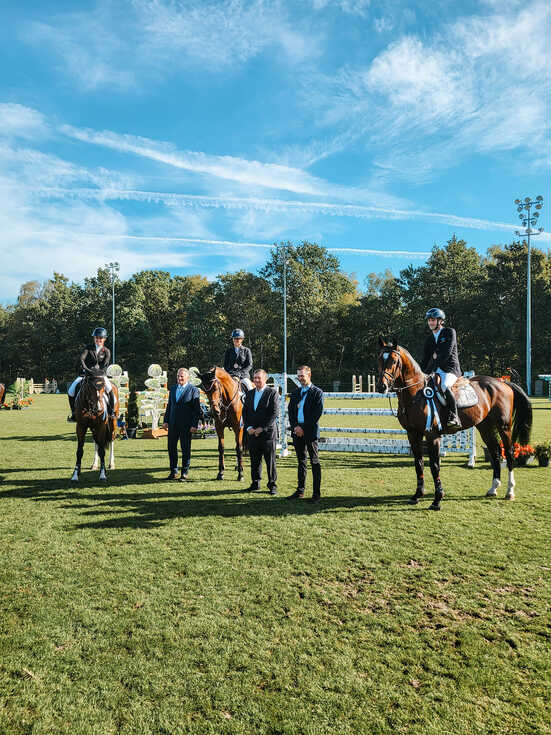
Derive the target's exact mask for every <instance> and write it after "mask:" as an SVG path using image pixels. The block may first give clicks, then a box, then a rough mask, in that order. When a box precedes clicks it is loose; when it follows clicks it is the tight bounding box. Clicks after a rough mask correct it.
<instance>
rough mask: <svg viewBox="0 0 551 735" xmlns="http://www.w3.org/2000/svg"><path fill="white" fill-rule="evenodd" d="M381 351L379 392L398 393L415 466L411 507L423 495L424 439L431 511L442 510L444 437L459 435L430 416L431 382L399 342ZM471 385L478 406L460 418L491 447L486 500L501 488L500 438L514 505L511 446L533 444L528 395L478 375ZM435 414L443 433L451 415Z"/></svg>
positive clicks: (393, 341) (461, 412)
mask: <svg viewBox="0 0 551 735" xmlns="http://www.w3.org/2000/svg"><path fill="white" fill-rule="evenodd" d="M379 346H380V352H379V371H378V378H377V391H379V392H380V393H389V392H391V391H395V392H396V393H398V421H399V422H400V424H401V425H402V426H403V427H404V429H405V430H406V431H407V433H408V439H409V443H410V446H411V451H412V453H413V456H414V460H415V471H416V473H417V489H416V491H415V495H413V497H412V498H411V502H412V503H418V502H419V498H421V497H422V496H423V495H424V494H425V481H424V476H423V466H424V462H423V437H425V438H426V442H427V447H428V453H429V460H430V469H431V473H432V478H433V481H434V500H433V503H432V505H431V506H430V508H431V510H440V502H441V500H442V497H443V495H444V490H443V488H442V482H441V480H440V436H441V434H447V433H455V431H451V432H448V431H446V430H445V429H443V430H440V429H439V428H437V420H436V417H433V416H432V414H431V413H430V411H431V406H430V405H429V401H428V400H427V398H426V397H425V394H424V389H425V387H426V386H427V385H428V382H429V376H428V375H425V373H423V371H422V370H421V368H420V367H419V365H418V364H417V363H416V362H415V360H414V359H413V357H412V356H411V355H410V353H409V352H408V351H407V350H406V349H405V347H400V346H399V345H398V344H397V342H396V338H391V339H384V338H383V337H379ZM469 383H470V385H471V386H472V388H473V389H474V392H475V393H476V397H477V398H478V402H477V403H476V404H475V405H473V406H471V407H469V408H459V417H460V419H461V425H462V428H463V429H469V428H471V427H472V426H476V428H477V429H478V431H479V432H480V436H481V437H482V439H483V441H484V443H485V444H486V446H487V447H488V451H489V453H490V460H491V463H492V469H493V481H492V486H491V488H490V489H489V490H488V492H487V493H486V495H487V496H488V497H495V496H496V495H497V489H498V487H499V486H500V485H501V480H500V474H501V464H500V459H501V457H500V446H499V440H500V438H501V441H502V442H503V449H504V452H505V459H506V461H507V469H508V471H509V482H508V484H507V493H506V495H505V498H506V499H507V500H513V498H514V497H515V477H514V473H513V464H514V459H513V443H514V442H516V441H519V442H520V443H521V444H527V443H528V442H529V440H530V430H531V428H532V405H531V403H530V400H529V398H528V396H527V395H526V393H525V392H524V391H523V390H522V388H520V387H519V386H518V385H516V384H515V383H505V382H503V381H502V380H498V379H497V378H492V377H490V376H489V375H475V376H474V377H473V378H471V379H470V380H469ZM429 395H430V393H429ZM437 403H438V401H433V402H432V406H433V407H436V404H437ZM436 410H437V411H438V413H439V414H440V413H441V414H442V415H441V416H440V423H441V425H442V426H443V427H445V425H446V421H445V420H446V418H447V416H446V414H447V409H443V408H442V407H441V406H438V407H437V409H436ZM433 418H434V419H435V420H433ZM427 419H428V420H427ZM427 426H428V429H427Z"/></svg>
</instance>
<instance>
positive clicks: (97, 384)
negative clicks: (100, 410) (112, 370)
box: [88, 367, 105, 393]
mask: <svg viewBox="0 0 551 735" xmlns="http://www.w3.org/2000/svg"><path fill="white" fill-rule="evenodd" d="M104 377H105V373H104V372H103V370H102V369H101V368H98V367H95V368H91V369H90V372H89V374H88V383H89V385H92V386H93V387H94V389H95V390H96V391H97V392H98V393H100V391H102V390H105V380H104Z"/></svg>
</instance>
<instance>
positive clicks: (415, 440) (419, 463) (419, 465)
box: [408, 430, 425, 505]
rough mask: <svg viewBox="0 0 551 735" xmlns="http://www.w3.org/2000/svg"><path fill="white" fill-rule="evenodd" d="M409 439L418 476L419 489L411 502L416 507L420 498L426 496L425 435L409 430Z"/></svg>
mask: <svg viewBox="0 0 551 735" xmlns="http://www.w3.org/2000/svg"><path fill="white" fill-rule="evenodd" d="M408 439H409V444H410V447H411V451H412V452H413V458H414V462H415V474H416V475H417V488H416V490H415V495H413V496H412V498H411V500H410V501H409V502H410V503H411V504H412V505H416V504H417V503H418V502H419V498H422V497H423V495H424V494H425V475H424V460H423V435H422V434H419V433H418V432H417V431H409V430H408Z"/></svg>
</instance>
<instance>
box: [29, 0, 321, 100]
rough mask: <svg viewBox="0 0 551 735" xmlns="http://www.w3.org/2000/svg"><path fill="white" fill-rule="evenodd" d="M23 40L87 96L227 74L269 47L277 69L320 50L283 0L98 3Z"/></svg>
mask: <svg viewBox="0 0 551 735" xmlns="http://www.w3.org/2000/svg"><path fill="white" fill-rule="evenodd" d="M301 26H303V27H301ZM21 35H22V37H23V39H24V40H26V41H27V42H29V43H32V44H33V45H36V46H38V47H40V48H41V49H44V48H48V49H50V50H51V51H53V52H54V54H56V55H57V56H58V57H59V59H60V62H61V63H60V65H59V67H58V69H59V71H60V72H62V73H64V74H67V73H68V74H69V75H71V76H72V77H74V78H76V79H77V80H78V81H79V83H80V84H81V86H83V87H84V89H86V90H90V89H96V88H102V87H114V88H118V89H126V90H129V89H136V90H140V89H142V88H143V83H144V81H149V82H151V81H152V80H156V79H158V78H164V77H167V76H171V75H173V74H174V73H175V71H176V70H179V69H182V68H183V69H187V68H194V69H195V70H201V71H206V70H207V71H215V72H217V73H220V72H222V73H224V74H227V73H228V72H230V71H233V70H234V69H236V68H238V67H240V66H242V65H243V64H245V63H247V62H248V61H250V60H251V59H254V58H255V57H257V56H258V55H259V54H261V53H263V52H265V51H267V50H268V49H270V48H272V49H274V51H275V52H276V54H277V59H278V62H279V63H281V62H283V61H288V62H290V63H296V62H300V61H303V60H304V59H305V58H308V57H312V56H315V55H317V53H318V46H319V34H318V33H317V32H315V31H313V30H312V29H311V28H310V27H309V26H307V25H306V23H304V24H301V23H299V22H296V19H295V20H292V19H291V18H290V17H289V16H288V13H287V10H286V6H285V3H283V2H282V1H281V0H252V1H247V0H121V1H120V2H119V1H118V0H98V2H97V3H96V5H95V7H94V8H93V9H92V10H90V11H84V10H77V11H74V12H65V13H59V14H57V15H55V16H54V17H53V18H51V19H50V18H49V19H48V20H34V21H32V22H30V23H29V24H28V25H27V26H26V27H25V28H24V29H23V30H22V31H21Z"/></svg>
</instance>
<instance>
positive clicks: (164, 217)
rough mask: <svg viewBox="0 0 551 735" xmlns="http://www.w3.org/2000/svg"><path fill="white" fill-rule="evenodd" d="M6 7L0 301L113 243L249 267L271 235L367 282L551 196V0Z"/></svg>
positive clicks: (509, 227) (193, 265) (167, 265)
mask: <svg viewBox="0 0 551 735" xmlns="http://www.w3.org/2000/svg"><path fill="white" fill-rule="evenodd" d="M6 6H7V7H6ZM3 18H4V22H3V24H2V30H1V31H0V37H1V44H0V70H1V71H0V79H1V86H0V90H1V94H0V189H1V191H0V195H1V196H0V226H1V227H2V232H3V234H2V244H3V245H2V250H3V252H4V255H3V259H2V268H1V269H0V300H2V301H3V302H9V301H12V300H13V299H15V298H16V296H17V293H18V291H19V287H20V285H21V283H23V282H24V281H27V280H31V279H36V280H39V281H43V280H45V279H47V278H49V277H50V276H51V275H52V272H53V271H54V270H56V271H58V272H62V273H64V274H66V275H67V276H69V277H70V278H71V279H73V280H81V279H82V278H83V277H84V276H86V275H89V274H92V273H94V272H95V271H96V269H97V268H98V267H99V266H101V265H103V264H105V263H106V262H109V261H112V260H117V261H119V262H120V264H121V275H122V276H124V277H127V276H129V275H131V274H132V273H133V272H136V271H137V270H140V269H143V268H163V269H167V270H170V271H171V272H173V273H201V274H203V275H207V276H209V277H215V276H216V275H217V274H218V273H221V272H225V271H228V270H238V269H240V268H246V269H250V270H256V269H257V268H259V267H261V266H262V265H263V263H264V262H265V260H266V258H267V255H268V252H269V248H268V247H266V246H269V245H270V244H271V243H273V242H279V241H281V240H292V241H299V240H303V239H309V240H313V241H316V242H318V243H320V244H322V245H324V246H326V247H327V248H329V249H331V250H332V252H334V254H335V255H337V256H338V257H339V259H340V261H341V264H342V267H343V269H344V270H345V271H347V272H349V273H353V274H355V275H356V277H357V278H358V280H359V282H360V285H363V282H364V279H365V277H366V275H367V274H368V273H370V272H376V273H381V272H383V271H385V270H386V269H387V268H389V269H391V270H392V271H393V272H395V273H397V272H398V271H399V270H400V269H401V268H404V267H405V266H407V265H408V264H410V263H414V264H417V265H421V264H422V263H423V262H424V261H425V259H426V256H427V253H429V252H430V249H431V248H432V246H433V245H434V244H439V245H442V244H444V243H445V242H446V241H447V240H448V239H449V238H450V237H451V236H452V235H453V234H456V235H457V236H458V237H462V238H464V239H465V240H467V242H468V243H469V244H470V245H473V246H475V247H476V248H477V249H478V250H479V251H480V252H482V253H484V252H485V251H486V249H487V248H488V247H489V246H490V245H492V244H495V243H504V242H510V241H511V240H512V239H513V237H514V230H515V227H516V211H515V208H514V205H513V200H514V199H515V198H516V197H517V196H526V195H531V196H535V195H537V194H542V195H543V196H544V197H546V195H547V194H548V189H549V187H548V183H549V174H550V169H551V46H550V44H549V42H548V39H549V38H550V37H551V4H549V3H548V2H540V1H538V0H536V1H535V2H515V1H509V0H500V1H499V2H497V1H495V2H494V0H488V1H486V2H476V3H475V2H457V1H456V0H454V1H452V0H441V2H439V3H433V2H424V1H423V2H421V1H415V0H413V1H412V0H409V1H408V2H405V1H404V0H384V2H383V0H300V1H299V0H297V1H296V2H291V1H290V0H289V1H287V2H284V1H283V0H250V1H249V2H245V0H219V1H218V2H199V1H198V0H130V1H126V0H99V1H97V2H96V1H91V2H82V1H80V0H71V1H70V2H62V1H60V0H56V2H50V0H40V2H32V1H31V0H27V1H26V2H24V3H20V2H17V3H16V2H15V1H14V0H8V2H7V3H5V4H3ZM546 219H547V218H546V216H545V208H544V210H543V212H542V218H541V221H542V224H543V225H544V226H545V224H546ZM549 230H551V225H550V226H549ZM245 243H246V244H245ZM537 244H538V246H540V247H543V248H544V249H547V248H548V247H550V246H551V236H550V235H548V234H544V235H543V236H541V237H540V238H539V239H538V242H537Z"/></svg>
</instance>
